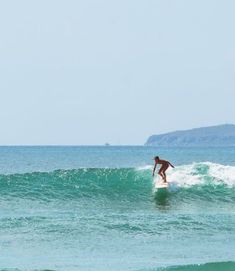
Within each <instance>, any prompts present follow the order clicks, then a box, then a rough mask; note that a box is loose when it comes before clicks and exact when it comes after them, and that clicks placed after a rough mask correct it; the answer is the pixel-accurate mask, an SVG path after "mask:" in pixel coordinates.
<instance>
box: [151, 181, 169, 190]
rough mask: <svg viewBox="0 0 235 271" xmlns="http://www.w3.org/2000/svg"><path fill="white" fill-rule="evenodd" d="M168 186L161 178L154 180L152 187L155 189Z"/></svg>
mask: <svg viewBox="0 0 235 271" xmlns="http://www.w3.org/2000/svg"><path fill="white" fill-rule="evenodd" d="M168 186H169V184H168V182H163V181H162V180H161V181H159V180H156V179H155V180H154V188H155V189H167V188H168Z"/></svg>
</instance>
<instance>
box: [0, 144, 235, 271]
mask: <svg viewBox="0 0 235 271" xmlns="http://www.w3.org/2000/svg"><path fill="white" fill-rule="evenodd" d="M0 154H1V158H0V270H2V271H3V270H9V271H10V270H12V271H13V270H14V271H16V270H17V271H24V270H102V271H103V270H104V271H105V270H114V271H115V270H136V271H155V270H156V271H158V270H159V271H173V270H175V271H178V270H179V271H180V270H182V271H197V270H198V271H212V270H213V271H217V270H218V271H219V270H228V271H230V270H231V271H232V270H235V250H234V247H235V234H234V229H235V205H234V203H235V160H234V157H235V156H234V155H235V148H204V149H197V148H185V149H180V148H172V149H169V148H160V149H159V148H153V147H0ZM155 155H159V156H160V157H162V158H165V159H167V160H170V161H171V162H172V163H174V165H175V169H169V170H168V171H167V177H168V180H169V189H168V190H167V191H156V190H155V189H154V182H153V178H152V168H153V164H151V163H152V162H153V160H152V158H153V156H155Z"/></svg>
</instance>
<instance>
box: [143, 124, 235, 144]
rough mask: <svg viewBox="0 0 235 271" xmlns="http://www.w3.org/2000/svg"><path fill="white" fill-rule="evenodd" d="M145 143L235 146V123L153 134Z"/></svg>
mask: <svg viewBox="0 0 235 271" xmlns="http://www.w3.org/2000/svg"><path fill="white" fill-rule="evenodd" d="M145 145H146V146H162V147H164V146H165V147H171V146H172V147H204V146H235V125H234V124H223V125H217V126H210V127H202V128H195V129H191V130H184V131H175V132H170V133H166V134H160V135H152V136H150V137H149V138H148V140H147V142H146V143H145Z"/></svg>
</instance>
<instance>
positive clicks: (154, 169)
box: [153, 163, 157, 176]
mask: <svg viewBox="0 0 235 271" xmlns="http://www.w3.org/2000/svg"><path fill="white" fill-rule="evenodd" d="M156 166H157V163H155V165H154V168H153V176H154V172H155V170H156Z"/></svg>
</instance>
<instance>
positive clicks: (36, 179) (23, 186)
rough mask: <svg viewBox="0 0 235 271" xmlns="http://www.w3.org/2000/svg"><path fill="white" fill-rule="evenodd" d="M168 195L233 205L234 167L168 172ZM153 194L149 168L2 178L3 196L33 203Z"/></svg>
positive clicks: (193, 166) (137, 198) (198, 166)
mask: <svg viewBox="0 0 235 271" xmlns="http://www.w3.org/2000/svg"><path fill="white" fill-rule="evenodd" d="M167 175H168V180H169V182H170V187H169V193H171V194H175V195H176V196H177V195H178V196H180V197H182V198H183V199H184V198H185V199H187V198H191V199H201V200H202V199H204V200H208V201H213V200H217V201H218V200H219V201H223V202H224V201H227V202H230V201H231V202H234V199H235V198H234V187H235V167H234V166H223V165H220V164H213V163H209V162H208V163H195V164H191V165H183V166H179V167H177V168H176V169H169V170H168V172H167ZM151 191H152V176H151V169H150V167H145V168H137V169H134V168H120V169H110V168H107V169H106V168H103V169H95V168H94V169H92V168H84V169H76V170H56V171H53V172H34V173H26V174H12V175H0V195H1V200H3V199H4V198H8V199H9V197H13V198H22V199H31V200H37V199H39V200H42V201H43V200H53V199H58V200H64V201H66V200H72V199H73V200H79V199H82V198H92V199H100V198H101V197H104V198H106V199H109V200H112V199H113V200H114V199H123V200H124V199H125V200H129V201H131V200H135V201H140V200H148V199H149V193H150V192H151Z"/></svg>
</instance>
